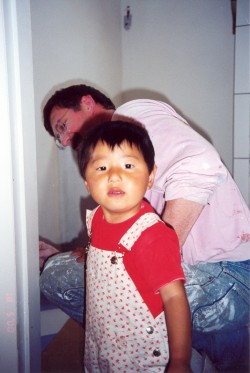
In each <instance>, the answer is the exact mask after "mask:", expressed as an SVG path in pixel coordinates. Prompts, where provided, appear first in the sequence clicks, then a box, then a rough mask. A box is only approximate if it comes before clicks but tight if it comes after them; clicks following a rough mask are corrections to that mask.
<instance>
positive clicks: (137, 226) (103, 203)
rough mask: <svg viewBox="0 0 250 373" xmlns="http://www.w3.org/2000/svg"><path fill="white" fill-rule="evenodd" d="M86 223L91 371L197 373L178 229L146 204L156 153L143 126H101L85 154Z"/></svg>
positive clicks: (81, 159) (82, 160) (86, 145)
mask: <svg viewBox="0 0 250 373" xmlns="http://www.w3.org/2000/svg"><path fill="white" fill-rule="evenodd" d="M78 163H79V168H80V172H81V175H82V177H83V179H84V181H85V185H86V187H87V189H88V191H89V193H90V194H91V196H92V197H93V199H94V200H95V201H96V202H97V203H98V205H99V206H98V207H97V208H96V209H95V210H94V211H92V212H91V213H90V214H89V215H88V217H87V227H88V232H89V236H90V244H89V248H88V255H87V262H86V329H85V331H86V336H85V356H84V364H85V365H84V367H85V371H86V372H126V373H127V372H146V371H147V372H164V371H165V369H166V366H167V365H168V370H167V371H168V372H171V373H174V372H175V373H186V372H188V373H190V372H191V369H190V355H191V321H190V313H189V306H188V301H187V298H186V294H185V290H184V281H185V278H184V274H183V271H182V267H181V258H180V249H179V245H178V239H177V236H176V234H175V232H174V230H173V229H172V228H170V227H168V226H167V225H166V224H165V223H163V222H162V221H161V220H160V218H159V217H158V215H156V214H155V213H154V210H153V208H152V207H151V206H150V205H149V204H148V203H147V202H146V201H145V200H143V196H144V194H145V192H146V190H147V189H148V188H151V186H152V185H153V183H154V176H155V172H156V166H155V164H154V148H153V145H152V143H151V140H150V138H149V136H148V133H147V131H146V130H145V129H144V128H143V127H141V126H140V125H134V124H133V125H132V124H131V123H126V122H120V121H117V122H108V123H102V124H101V125H96V126H94V127H93V128H92V129H91V130H90V131H89V132H88V133H87V135H86V137H85V139H84V141H83V143H82V144H81V146H80V149H79V150H78Z"/></svg>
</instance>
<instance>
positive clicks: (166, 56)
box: [30, 0, 234, 242]
mask: <svg viewBox="0 0 250 373" xmlns="http://www.w3.org/2000/svg"><path fill="white" fill-rule="evenodd" d="M30 1H31V11H32V31H33V54H34V85H35V102H36V108H35V109H36V128H37V154H38V196H39V232H40V235H41V236H43V237H45V238H47V239H49V240H51V241H54V242H66V241H70V240H71V239H73V238H74V237H76V236H77V235H78V233H79V231H80V229H81V226H82V220H83V219H84V217H81V215H80V203H81V202H82V203H83V204H84V206H87V205H88V204H89V201H88V200H87V193H86V192H85V191H84V189H83V186H82V180H81V178H80V177H79V175H78V171H77V169H76V166H75V164H74V161H73V160H72V152H71V150H70V149H67V150H64V151H63V152H61V151H58V150H57V149H56V147H55V145H54V143H53V140H52V139H51V138H50V137H49V136H48V134H47V133H46V132H45V130H44V128H43V126H42V123H41V105H42V104H43V103H44V102H45V100H46V98H48V97H49V96H50V93H51V92H52V91H54V89H55V87H56V88H58V87H62V86H66V85H69V84H71V83H79V82H81V81H84V82H86V83H87V84H90V85H94V86H96V87H97V88H99V89H101V90H102V91H104V92H105V93H107V95H109V96H110V97H111V99H114V101H115V103H116V104H119V103H120V102H121V100H122V101H126V100H128V99H132V98H135V97H141V98H142V97H143V96H144V97H151V98H159V99H164V100H166V101H167V102H169V103H170V104H172V105H173V106H174V107H175V108H176V109H177V110H178V111H179V112H180V114H183V115H184V116H185V118H187V119H188V120H189V122H190V123H191V124H194V125H196V126H197V127H198V129H200V130H201V132H205V133H206V134H207V135H208V137H210V138H211V141H212V142H213V143H214V145H215V146H216V148H217V149H218V150H219V152H220V154H221V155H222V158H223V160H224V161H225V163H226V164H227V166H228V167H229V169H230V170H231V168H232V149H233V147H232V142H233V139H232V126H233V76H234V70H233V68H234V36H233V35H232V15H231V2H230V0H220V1H218V0H188V1H187V0H168V1H165V0H146V1H145V0H126V1H125V0H120V1H118V0H43V1H40V0H30ZM128 5H130V7H131V13H132V17H133V18H132V26H131V28H130V30H124V28H123V16H124V14H125V9H126V7H127V6H128ZM81 197H83V199H82V200H81Z"/></svg>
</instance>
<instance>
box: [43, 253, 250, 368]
mask: <svg viewBox="0 0 250 373" xmlns="http://www.w3.org/2000/svg"><path fill="white" fill-rule="evenodd" d="M249 265H250V261H244V262H218V263H200V264H198V265H193V266H192V265H187V264H183V269H184V272H185V276H186V279H187V282H186V284H185V288H186V293H187V297H188V300H189V304H190V310H191V314H192V326H193V347H194V348H196V349H197V350H200V351H205V352H206V353H207V354H208V356H209V357H210V359H211V360H212V361H213V362H214V363H215V364H216V366H217V367H219V369H224V368H225V369H226V368H228V367H231V366H233V365H232V364H235V362H238V361H241V362H243V364H245V360H246V359H248V356H246V355H248V344H249V340H248V324H249V299H250V291H249V287H250V286H249V280H250V277H249ZM40 286H41V291H42V293H43V294H44V295H45V296H46V298H47V299H48V300H50V301H51V302H52V303H53V304H56V305H57V306H58V307H59V308H61V309H62V310H63V311H64V312H65V313H67V314H68V315H69V316H70V317H72V318H73V319H74V320H76V321H77V322H78V323H80V324H82V323H83V313H84V263H77V262H76V257H75V256H71V255H70V253H62V254H57V255H54V256H52V257H51V258H49V260H48V261H47V263H46V265H45V268H44V270H43V272H42V274H41V277H40ZM236 335H237V338H236V337H235V336H236ZM225 338H226V339H227V341H226V342H227V343H226V345H227V347H225V342H223V343H222V341H223V340H224V341H225ZM242 346H243V347H242ZM241 347H242V348H241ZM225 349H226V351H225ZM231 351H233V352H234V353H233V354H232V353H231ZM237 351H238V352H237ZM226 355H227V357H226ZM225 357H226V358H225ZM231 357H232V359H231Z"/></svg>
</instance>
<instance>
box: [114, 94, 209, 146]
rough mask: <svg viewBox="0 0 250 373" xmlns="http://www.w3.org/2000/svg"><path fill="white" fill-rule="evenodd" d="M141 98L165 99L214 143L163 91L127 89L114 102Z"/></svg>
mask: <svg viewBox="0 0 250 373" xmlns="http://www.w3.org/2000/svg"><path fill="white" fill-rule="evenodd" d="M140 98H147V99H150V100H156V101H163V102H165V103H166V104H168V105H170V106H172V108H173V109H174V110H175V111H176V112H177V114H179V115H181V116H182V117H183V118H184V119H185V120H186V121H187V122H188V123H189V124H190V126H191V127H192V128H193V129H194V130H195V131H196V132H198V133H199V134H200V135H201V136H203V137H204V138H205V139H206V140H207V141H209V142H210V143H211V144H212V143H213V142H212V140H211V138H210V136H209V135H208V133H207V132H206V131H205V130H204V129H203V128H201V127H200V126H199V125H198V124H197V123H195V122H194V121H193V120H192V119H191V118H189V117H188V116H187V115H186V114H185V113H184V112H183V111H182V109H180V108H178V107H177V106H176V105H175V104H174V103H173V102H171V100H170V99H169V98H168V97H167V96H166V95H165V94H163V93H161V92H158V91H153V90H147V89H145V88H134V89H130V90H127V91H123V92H121V94H119V95H117V96H116V97H114V99H113V100H114V102H122V103H125V102H128V101H131V100H136V99H140Z"/></svg>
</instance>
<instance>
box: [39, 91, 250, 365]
mask: <svg viewBox="0 0 250 373" xmlns="http://www.w3.org/2000/svg"><path fill="white" fill-rule="evenodd" d="M107 120H126V121H129V122H131V123H133V122H139V123H141V124H143V125H144V126H145V128H146V129H147V131H148V133H149V135H150V137H151V140H152V143H153V145H154V148H155V153H156V156H155V162H156V165H157V167H158V169H157V173H156V178H155V182H154V185H153V188H152V190H151V191H150V192H148V193H147V194H146V195H145V198H146V199H148V200H149V202H150V203H151V204H152V206H153V207H154V208H155V210H156V211H157V213H158V214H159V215H160V216H161V217H162V218H163V220H164V221H165V222H166V223H167V224H170V225H171V226H173V227H174V229H175V231H176V233H177V235H178V238H179V242H180V246H181V250H182V251H181V253H182V258H183V269H184V272H185V275H186V278H187V284H186V292H187V296H188V300H189V304H190V308H191V312H192V323H193V330H194V332H193V346H194V347H195V348H196V349H198V350H204V351H205V352H206V353H207V354H208V355H209V357H210V358H211V359H212V360H213V362H214V363H215V364H216V366H217V367H218V368H219V369H222V370H223V369H227V368H232V367H235V366H237V364H239V361H241V362H242V363H243V365H244V364H245V363H246V362H245V360H247V354H248V329H247V325H248V323H249V253H250V251H249V249H250V212H249V209H248V207H247V205H246V203H245V201H244V200H243V198H242V196H241V194H240V192H239V190H238V187H237V186H236V184H235V182H234V181H233V179H232V177H231V176H230V174H229V172H228V170H227V169H226V167H225V166H224V164H223V163H222V161H221V159H220V157H219V155H218V153H217V152H216V150H215V149H214V147H213V146H212V145H211V144H210V143H209V142H208V141H206V140H205V139H204V138H203V137H202V136H200V135H199V134H198V133H197V132H195V131H194V130H193V129H192V128H191V127H190V126H189V125H188V123H187V122H186V121H185V120H184V119H183V118H182V117H181V116H179V115H178V114H177V113H176V112H175V111H174V109H173V108H172V107H170V106H169V105H167V104H165V103H163V102H159V101H153V100H146V99H145V100H144V99H141V100H134V101H130V102H128V103H125V104H124V105H122V106H120V107H119V108H117V109H115V107H114V105H113V103H112V102H111V101H110V99H108V98H107V97H106V96H105V95H103V94H102V93H101V92H99V91H97V90H95V89H94V88H92V87H88V86H85V85H78V86H71V87H68V88H66V89H63V90H61V91H57V92H56V93H55V94H54V95H53V96H52V97H51V98H50V99H49V100H48V102H47V104H46V105H45V107H44V125H45V128H46V130H47V131H48V132H49V133H50V134H51V135H52V136H54V137H55V138H56V141H57V142H59V143H60V144H61V145H62V146H72V147H75V146H76V140H77V139H78V138H79V135H83V134H84V132H85V131H86V129H87V128H88V127H89V126H93V125H95V124H98V123H100V122H105V121H107ZM42 248H44V249H45V250H44V251H45V252H46V255H44V256H45V257H46V256H47V255H48V252H49V251H50V250H49V248H48V246H46V245H45V244H44V243H41V256H43V250H42ZM52 252H53V249H52ZM79 261H80V263H79ZM69 266H70V268H71V274H69V276H68V277H67V276H65V272H66V268H68V267H69ZM70 276H71V277H70ZM77 279H78V280H77ZM41 290H42V292H43V293H44V294H45V296H46V297H47V298H48V299H50V300H51V301H52V302H54V303H55V304H57V305H58V306H59V307H60V308H61V309H63V310H64V311H65V312H66V313H68V314H69V315H70V316H71V317H73V318H74V319H75V320H77V321H78V322H81V321H82V317H83V294H84V286H83V265H82V263H81V259H80V260H79V259H78V261H76V258H75V256H72V255H70V254H65V253H63V254H58V255H55V256H53V257H51V258H50V259H49V261H48V262H47V263H46V265H45V268H44V270H43V273H42V275H41ZM223 333H224V334H223ZM231 334H233V336H234V340H232V336H231V337H230V335H231ZM225 335H226V339H225ZM228 336H229V337H228ZM221 338H222V339H223V341H224V342H223V346H222V345H221ZM227 344H228V345H227Z"/></svg>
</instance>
